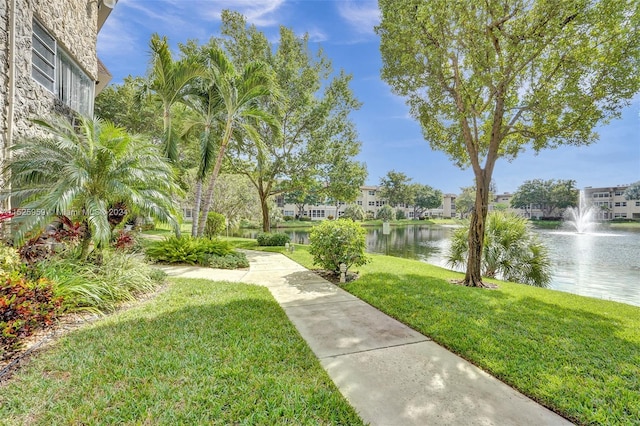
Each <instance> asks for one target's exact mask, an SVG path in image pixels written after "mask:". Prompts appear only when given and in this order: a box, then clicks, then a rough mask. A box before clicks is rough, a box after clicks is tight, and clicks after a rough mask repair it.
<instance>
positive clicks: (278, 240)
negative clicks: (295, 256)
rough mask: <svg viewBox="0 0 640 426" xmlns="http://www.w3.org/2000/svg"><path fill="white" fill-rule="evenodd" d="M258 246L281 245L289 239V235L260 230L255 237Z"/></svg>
mask: <svg viewBox="0 0 640 426" xmlns="http://www.w3.org/2000/svg"><path fill="white" fill-rule="evenodd" d="M256 240H258V245H259V246H283V247H284V245H285V244H286V243H288V242H289V241H291V238H289V235H287V234H285V233H283V232H274V233H270V232H269V233H267V232H261V233H259V234H258V236H257V237H256Z"/></svg>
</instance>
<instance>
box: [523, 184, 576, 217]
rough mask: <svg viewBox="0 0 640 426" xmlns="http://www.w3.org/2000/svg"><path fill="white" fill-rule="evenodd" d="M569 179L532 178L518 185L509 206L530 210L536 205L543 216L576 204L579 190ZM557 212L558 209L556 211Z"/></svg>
mask: <svg viewBox="0 0 640 426" xmlns="http://www.w3.org/2000/svg"><path fill="white" fill-rule="evenodd" d="M575 185H576V181H574V180H571V179H566V180H563V179H559V180H555V179H549V180H542V179H533V180H527V181H525V182H524V183H523V184H522V185H520V186H519V187H518V190H517V191H516V192H514V194H513V197H512V198H511V207H514V208H521V209H524V210H525V211H529V210H531V206H537V207H538V208H539V209H540V210H541V211H542V214H543V215H544V216H551V214H553V212H554V211H556V209H565V208H567V207H572V206H577V205H578V197H579V191H578V190H577V189H576V187H575ZM556 213H558V211H556Z"/></svg>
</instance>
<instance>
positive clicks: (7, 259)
mask: <svg viewBox="0 0 640 426" xmlns="http://www.w3.org/2000/svg"><path fill="white" fill-rule="evenodd" d="M20 265H21V262H20V255H19V254H18V251H17V250H16V249H14V248H13V247H9V246H6V245H4V244H1V243H0V280H2V279H5V278H7V277H8V276H9V275H11V273H12V272H14V271H17V270H18V269H20Z"/></svg>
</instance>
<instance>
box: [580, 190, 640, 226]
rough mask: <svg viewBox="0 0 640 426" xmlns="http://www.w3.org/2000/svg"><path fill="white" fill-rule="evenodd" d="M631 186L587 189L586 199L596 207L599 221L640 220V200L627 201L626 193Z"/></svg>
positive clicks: (585, 191) (585, 192) (588, 203)
mask: <svg viewBox="0 0 640 426" xmlns="http://www.w3.org/2000/svg"><path fill="white" fill-rule="evenodd" d="M628 187H629V185H617V186H607V187H599V188H593V187H590V186H588V187H586V188H585V189H584V199H585V202H586V203H587V205H590V206H594V207H595V209H594V210H595V215H596V219H597V220H612V219H640V200H627V199H626V198H625V196H624V191H625V190H626V189H627V188H628Z"/></svg>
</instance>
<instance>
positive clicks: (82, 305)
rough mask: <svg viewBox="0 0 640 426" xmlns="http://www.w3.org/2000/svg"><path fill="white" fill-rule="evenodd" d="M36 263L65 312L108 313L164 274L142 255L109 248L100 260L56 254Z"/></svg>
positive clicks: (152, 287)
mask: <svg viewBox="0 0 640 426" xmlns="http://www.w3.org/2000/svg"><path fill="white" fill-rule="evenodd" d="M39 266H40V270H41V271H42V274H43V275H44V276H45V277H47V278H49V279H51V280H52V281H53V282H54V283H55V285H54V292H55V294H56V295H58V296H62V297H63V298H64V308H65V310H67V311H89V312H95V313H104V312H109V311H112V310H114V309H115V308H116V307H117V306H118V305H119V304H120V303H121V302H125V301H133V300H135V297H136V295H138V294H140V293H145V292H149V291H152V290H153V289H154V288H156V286H157V285H159V284H160V283H161V282H162V281H164V274H163V273H162V272H158V271H157V270H156V269H155V268H152V267H151V266H150V265H149V264H147V263H146V262H145V260H144V258H143V256H141V255H137V254H128V253H122V252H118V251H110V250H105V251H104V252H103V254H102V261H101V262H100V263H93V262H89V261H85V260H81V259H78V258H74V257H66V258H63V257H57V258H53V259H51V260H49V261H45V262H43V263H41V264H40V265H39Z"/></svg>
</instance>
